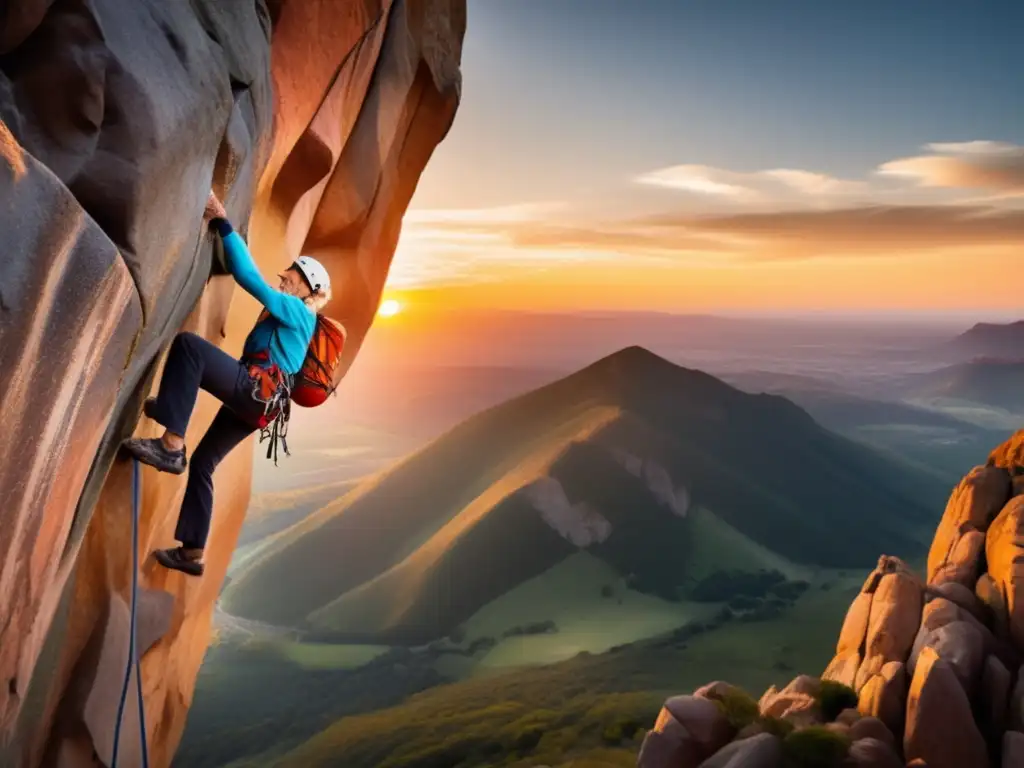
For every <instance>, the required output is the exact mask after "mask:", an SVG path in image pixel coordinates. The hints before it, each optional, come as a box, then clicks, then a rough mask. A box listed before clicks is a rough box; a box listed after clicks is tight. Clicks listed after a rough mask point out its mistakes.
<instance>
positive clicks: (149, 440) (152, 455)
mask: <svg viewBox="0 0 1024 768" xmlns="http://www.w3.org/2000/svg"><path fill="white" fill-rule="evenodd" d="M123 445H124V447H125V450H126V451H128V453H130V454H131V455H132V456H134V457H135V458H136V459H138V460H139V461H141V462H142V463H143V464H149V466H151V467H155V468H156V469H158V470H160V471H161V472H170V473H171V474H172V475H180V474H182V473H183V472H184V471H185V468H186V467H187V466H188V460H187V459H186V458H185V450H184V449H182V450H180V451H170V450H168V449H167V448H166V446H164V443H163V441H162V440H161V439H160V438H159V437H133V438H132V439H131V440H125V441H124V443H123Z"/></svg>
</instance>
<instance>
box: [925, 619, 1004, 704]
mask: <svg viewBox="0 0 1024 768" xmlns="http://www.w3.org/2000/svg"><path fill="white" fill-rule="evenodd" d="M925 648H931V649H933V650H934V651H935V652H936V653H937V654H938V656H939V658H941V659H942V660H943V661H945V662H946V663H947V664H949V665H950V667H951V668H952V670H953V672H954V673H955V674H956V676H957V679H959V681H960V685H961V686H963V689H964V691H966V693H967V695H968V697H970V698H973V696H974V692H975V689H976V688H977V685H978V682H979V681H980V679H981V671H982V665H983V664H984V663H985V653H986V643H985V635H984V633H983V630H981V629H979V628H978V627H977V626H976V625H975V624H972V623H970V622H967V621H954V622H951V623H949V624H943V625H942V626H941V627H938V628H936V629H932V630H929V629H927V628H926V627H925V625H922V626H921V631H920V632H919V633H918V636H917V639H916V640H915V642H914V648H913V650H912V651H911V654H910V660H909V661H908V662H907V671H908V672H909V673H910V674H911V675H913V674H914V670H915V668H916V665H917V663H918V659H919V658H920V654H921V652H922V651H923V650H924V649H925Z"/></svg>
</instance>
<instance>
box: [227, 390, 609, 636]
mask: <svg viewBox="0 0 1024 768" xmlns="http://www.w3.org/2000/svg"><path fill="white" fill-rule="evenodd" d="M545 415H546V414H545ZM610 415H614V411H610V410H609V409H605V408H594V407H593V404H592V403H590V402H587V401H581V402H579V403H576V404H574V405H573V406H572V407H571V408H568V409H565V410H564V411H562V412H561V413H560V414H558V416H559V418H552V419H548V420H537V419H534V420H528V423H523V422H522V421H520V422H519V423H516V421H515V420H509V422H508V423H506V424H503V425H502V426H505V427H506V428H507V429H506V430H505V432H504V435H503V437H505V438H506V439H502V440H495V439H494V437H493V436H492V434H491V432H490V431H489V430H488V429H487V427H488V425H487V424H482V425H478V424H473V423H471V424H464V425H462V426H460V427H456V429H455V430H454V432H453V433H452V434H451V435H450V436H449V437H448V438H446V439H442V441H441V442H440V443H434V444H432V445H431V446H428V447H427V448H425V449H423V450H421V451H419V452H417V453H415V454H413V455H412V456H410V457H408V458H406V459H404V460H403V461H401V462H399V463H398V464H397V465H395V466H394V467H392V468H391V469H389V470H387V471H385V472H383V473H381V474H380V475H378V476H376V477H375V478H373V479H371V480H370V481H368V482H366V483H364V484H363V485H362V486H360V487H359V488H357V489H356V490H355V491H353V492H352V493H350V494H348V495H347V496H346V497H345V498H344V499H341V500H340V501H339V502H336V503H335V504H332V505H329V506H327V507H325V508H324V509H322V510H320V511H319V512H317V513H315V514H314V515H311V516H310V517H309V518H307V519H306V520H305V521H304V522H303V523H302V524H300V525H299V526H296V527H295V528H294V529H292V530H291V531H288V532H287V533H286V534H285V535H284V536H282V537H280V539H279V540H278V541H276V542H275V543H274V545H273V546H271V547H268V548H267V549H266V550H265V551H264V552H262V553H261V557H260V558H259V559H258V560H256V561H255V562H253V563H251V564H250V565H249V567H247V568H246V569H245V570H244V571H242V572H241V573H239V574H238V576H237V577H236V578H235V579H234V580H233V581H232V583H231V585H230V586H229V587H228V588H227V589H226V590H225V592H224V596H223V598H222V599H223V606H224V609H225V610H226V611H228V612H229V613H234V614H237V615H240V616H245V617H247V618H254V619H259V620H262V621H267V622H270V623H280V624H289V623H297V622H301V621H303V620H304V619H305V618H306V616H307V615H309V614H311V613H312V612H314V611H316V610H317V609H319V608H322V607H323V606H325V605H327V604H329V603H330V602H332V601H333V600H334V599H335V598H337V597H338V596H339V595H342V594H344V593H345V592H347V591H349V590H350V589H354V588H356V587H358V586H359V585H361V584H363V583H364V582H367V581H370V580H371V579H374V578H376V577H378V576H380V575H381V574H385V573H386V572H387V571H388V569H390V568H391V567H392V566H395V565H398V564H399V563H401V562H402V561H403V560H405V558H407V557H408V556H410V555H413V554H414V553H416V551H417V550H418V549H419V548H420V547H421V546H422V545H424V544H426V543H428V542H430V540H431V539H432V538H433V537H434V536H435V535H437V534H439V532H440V531H441V530H442V528H444V527H445V526H446V525H447V524H449V523H450V522H452V521H453V519H455V523H456V528H455V529H454V530H449V532H448V533H447V534H442V536H455V537H457V536H458V535H459V532H460V530H462V529H463V526H462V525H461V522H464V521H460V520H458V519H456V518H458V516H459V514H460V513H461V512H463V511H466V515H465V517H468V518H470V519H474V520H475V519H477V518H479V516H480V512H481V511H486V509H484V508H481V507H480V506H479V505H477V506H476V507H474V508H473V509H468V508H470V507H472V506H473V505H474V502H475V501H476V500H477V499H478V497H480V496H482V495H487V494H490V496H489V497H488V498H490V499H492V500H493V502H494V503H497V502H498V501H500V500H501V498H502V495H501V486H499V487H498V488H497V489H495V484H496V483H500V481H501V480H502V478H503V477H504V476H505V475H508V474H509V473H512V472H514V471H515V470H516V468H517V467H519V465H520V464H521V463H522V462H524V461H527V460H530V459H532V458H533V456H534V454H539V455H541V456H545V455H548V454H550V453H551V452H553V451H557V450H558V449H560V448H561V447H563V446H564V445H565V443H566V442H567V441H568V440H570V439H572V438H574V437H576V436H578V435H580V434H581V433H584V434H585V433H586V431H587V430H588V429H592V428H594V427H595V426H597V425H599V424H600V423H602V422H603V421H604V420H606V419H607V418H609V416H610ZM509 431H511V433H512V434H508V432H509ZM496 490H497V493H496ZM509 490H511V489H509ZM424 559H425V560H427V561H428V562H429V557H425V558H424ZM551 564H552V562H548V563H546V564H545V566H544V567H547V566H549V565H551Z"/></svg>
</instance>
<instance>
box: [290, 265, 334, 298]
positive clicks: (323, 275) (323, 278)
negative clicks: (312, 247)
mask: <svg viewBox="0 0 1024 768" xmlns="http://www.w3.org/2000/svg"><path fill="white" fill-rule="evenodd" d="M292 266H293V267H295V269H297V270H299V272H301V273H302V276H303V277H305V278H306V282H308V283H309V287H310V288H312V289H313V292H314V293H316V292H317V291H319V292H321V293H325V292H327V291H329V290H330V289H331V276H330V275H329V274H327V270H326V269H324V265H323V264H321V263H320V262H319V261H317V260H316V259H314V258H313V257H312V256H299V258H297V259H296V260H295V263H294V264H293V265H292Z"/></svg>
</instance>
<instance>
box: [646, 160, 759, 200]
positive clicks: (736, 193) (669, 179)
mask: <svg viewBox="0 0 1024 768" xmlns="http://www.w3.org/2000/svg"><path fill="white" fill-rule="evenodd" d="M746 179H747V175H746V174H742V173H735V172H733V171H726V170H724V169H722V168H712V167H711V166H708V165H673V166H671V167H669V168H662V169H660V170H656V171H651V172H649V173H645V174H642V175H641V176H639V177H637V179H636V181H637V183H639V184H648V185H650V186H656V187H667V188H669V189H679V190H683V191H686V192H697V193H699V194H703V195H714V196H716V197H731V198H752V197H757V196H758V192H757V191H756V190H754V189H751V188H750V187H747V186H745V180H746Z"/></svg>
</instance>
